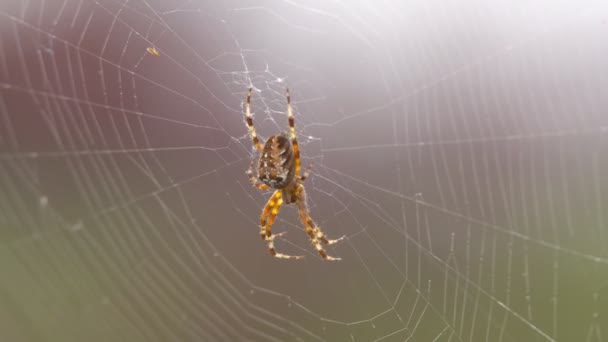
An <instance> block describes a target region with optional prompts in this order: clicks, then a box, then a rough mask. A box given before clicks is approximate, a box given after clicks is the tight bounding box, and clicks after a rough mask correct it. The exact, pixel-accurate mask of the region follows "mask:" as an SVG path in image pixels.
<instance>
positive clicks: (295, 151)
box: [285, 88, 301, 177]
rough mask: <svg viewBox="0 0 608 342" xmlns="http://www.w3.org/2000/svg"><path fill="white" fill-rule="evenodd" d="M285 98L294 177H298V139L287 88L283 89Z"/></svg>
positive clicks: (299, 163)
mask: <svg viewBox="0 0 608 342" xmlns="http://www.w3.org/2000/svg"><path fill="white" fill-rule="evenodd" d="M285 96H286V97H287V119H288V120H289V132H290V134H291V143H292V144H293V156H294V159H295V162H296V172H295V175H296V177H300V168H301V161H300V147H299V146H298V139H297V138H296V127H295V120H294V118H293V111H292V110H291V95H289V88H287V89H285Z"/></svg>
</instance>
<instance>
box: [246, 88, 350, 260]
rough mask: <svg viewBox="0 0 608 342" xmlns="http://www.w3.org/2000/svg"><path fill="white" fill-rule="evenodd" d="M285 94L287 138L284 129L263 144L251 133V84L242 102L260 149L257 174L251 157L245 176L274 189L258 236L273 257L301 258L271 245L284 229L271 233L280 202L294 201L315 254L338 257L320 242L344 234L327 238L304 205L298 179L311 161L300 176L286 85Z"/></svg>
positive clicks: (301, 178) (334, 241)
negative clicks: (266, 245) (254, 172)
mask: <svg viewBox="0 0 608 342" xmlns="http://www.w3.org/2000/svg"><path fill="white" fill-rule="evenodd" d="M285 96H286V97H287V116H288V120H289V131H290V135H291V141H290V139H289V138H290V136H289V135H288V134H287V132H282V133H280V134H278V135H273V136H271V137H270V138H268V140H267V141H266V143H264V147H262V144H261V142H260V140H259V139H258V137H257V135H256V133H255V128H254V127H253V118H252V117H251V88H249V91H248V92H247V103H246V106H245V107H246V112H245V115H246V120H247V127H248V128H249V134H250V135H251V140H252V141H253V145H254V147H255V148H256V149H257V150H258V151H259V152H260V158H259V161H258V178H257V179H256V178H255V176H254V175H253V163H254V160H252V161H251V166H249V169H248V170H247V176H248V177H249V180H250V181H251V183H252V184H253V185H254V186H255V187H256V188H258V189H260V190H268V189H270V188H272V189H275V191H274V194H273V195H272V196H271V197H270V199H269V200H268V203H266V206H265V207H264V210H263V211H262V216H261V217H260V235H261V236H262V240H265V241H268V249H269V250H270V255H272V256H273V257H275V258H281V259H301V258H303V256H295V255H287V254H282V253H277V252H276V251H275V249H274V239H275V238H276V237H278V236H281V235H283V234H285V232H282V233H279V234H274V235H273V234H272V232H271V230H270V228H271V227H272V224H273V223H274V220H275V218H276V216H277V215H278V213H279V209H280V208H281V205H283V203H285V204H290V203H295V204H296V206H297V207H298V214H299V216H300V220H301V221H302V224H303V225H304V228H305V230H306V233H307V234H308V237H309V238H310V240H311V242H312V244H313V245H314V246H315V248H316V249H317V252H318V253H319V255H320V256H321V257H322V258H323V259H325V260H340V258H335V257H332V256H329V255H327V253H326V252H325V250H324V249H323V247H322V246H321V243H320V242H322V243H324V244H326V245H333V244H335V243H337V242H339V241H341V240H342V239H344V236H342V237H341V238H339V239H336V240H328V239H327V238H326V237H325V235H324V234H323V232H322V231H321V229H320V228H319V227H318V226H317V225H316V224H315V223H314V221H313V220H312V218H311V217H310V214H309V210H308V207H307V206H306V192H305V190H304V185H303V184H302V183H303V182H304V180H306V178H308V176H309V175H310V172H311V171H312V164H311V165H309V166H308V168H307V169H306V170H305V171H304V174H303V175H301V176H300V149H299V147H298V140H297V139H296V129H295V126H294V119H293V113H292V110H291V97H290V95H289V89H286V90H285ZM258 179H259V181H258ZM260 181H261V183H260ZM319 241H320V242H319Z"/></svg>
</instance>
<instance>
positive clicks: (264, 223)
mask: <svg viewBox="0 0 608 342" xmlns="http://www.w3.org/2000/svg"><path fill="white" fill-rule="evenodd" d="M281 205H283V198H282V195H281V190H277V191H275V192H274V194H273V195H272V197H270V199H269V200H268V203H267V204H266V207H264V211H263V212H262V216H261V217H260V235H261V236H262V240H265V241H268V250H269V251H270V255H272V256H273V257H275V258H279V259H302V258H303V257H304V256H301V255H287V254H283V253H277V252H276V250H275V249H274V239H275V238H276V237H278V236H281V235H283V234H285V232H282V233H279V234H275V235H272V231H271V228H272V224H273V223H274V219H275V218H276V217H277V215H278V214H279V209H281Z"/></svg>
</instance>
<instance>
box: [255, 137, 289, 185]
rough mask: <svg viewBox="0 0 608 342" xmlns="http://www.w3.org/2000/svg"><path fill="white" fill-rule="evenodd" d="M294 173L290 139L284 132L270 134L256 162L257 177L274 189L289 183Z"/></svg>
mask: <svg viewBox="0 0 608 342" xmlns="http://www.w3.org/2000/svg"><path fill="white" fill-rule="evenodd" d="M294 174H295V160H294V153H293V147H292V144H291V140H290V139H289V137H288V136H287V134H286V133H281V134H279V135H273V136H271V137H270V138H269V139H268V140H267V141H266V143H265V144H264V148H263V150H262V154H261V155H260V161H259V164H258V178H259V179H260V181H262V182H263V183H264V184H267V185H269V186H271V187H272V188H274V189H281V188H284V187H286V186H287V185H289V183H291V181H292V180H293V177H294Z"/></svg>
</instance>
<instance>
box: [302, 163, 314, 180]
mask: <svg viewBox="0 0 608 342" xmlns="http://www.w3.org/2000/svg"><path fill="white" fill-rule="evenodd" d="M312 166H313V164H312V163H311V164H310V165H308V167H307V168H306V170H304V174H303V175H302V177H300V180H301V181H302V182H303V181H305V180H306V178H308V176H310V172H311V171H312Z"/></svg>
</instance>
